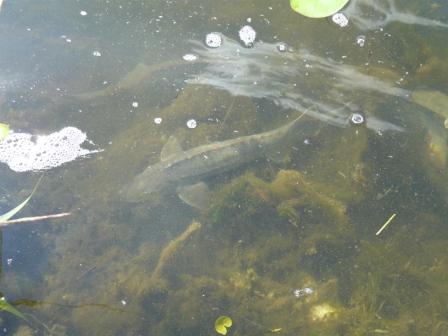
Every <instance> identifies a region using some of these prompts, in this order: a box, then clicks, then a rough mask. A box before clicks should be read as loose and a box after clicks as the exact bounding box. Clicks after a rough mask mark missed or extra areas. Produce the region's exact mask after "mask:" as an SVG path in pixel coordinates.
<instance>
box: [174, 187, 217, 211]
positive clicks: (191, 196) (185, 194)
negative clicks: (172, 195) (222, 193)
mask: <svg viewBox="0 0 448 336" xmlns="http://www.w3.org/2000/svg"><path fill="white" fill-rule="evenodd" d="M177 194H178V195H179V198H180V199H181V200H182V201H184V202H185V203H187V204H188V205H189V206H191V207H193V208H196V209H199V210H204V209H206V208H207V207H208V205H209V202H210V196H211V191H210V189H209V188H208V186H207V185H206V184H205V183H204V182H199V183H196V184H192V185H188V186H182V187H179V188H178V189H177Z"/></svg>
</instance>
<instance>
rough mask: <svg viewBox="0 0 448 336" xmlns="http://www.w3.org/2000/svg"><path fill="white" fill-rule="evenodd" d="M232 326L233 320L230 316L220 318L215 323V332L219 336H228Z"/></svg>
mask: <svg viewBox="0 0 448 336" xmlns="http://www.w3.org/2000/svg"><path fill="white" fill-rule="evenodd" d="M231 326H232V319H231V318H230V317H228V316H220V317H218V318H217V319H216V321H215V330H216V332H217V333H218V334H221V335H226V334H227V328H230V327H231Z"/></svg>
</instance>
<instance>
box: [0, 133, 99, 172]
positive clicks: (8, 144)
mask: <svg viewBox="0 0 448 336" xmlns="http://www.w3.org/2000/svg"><path fill="white" fill-rule="evenodd" d="M85 142H89V141H88V140H87V136H86V134H85V133H84V132H82V131H81V130H79V129H77V128H76V127H65V128H63V129H61V130H60V131H58V132H54V133H51V134H48V135H38V136H35V135H33V134H29V133H11V134H9V135H8V136H7V137H6V138H5V139H4V140H3V141H2V142H1V143H0V162H3V163H6V164H7V165H8V166H9V168H11V169H12V170H14V171H17V172H25V171H34V170H45V169H50V168H54V167H58V166H60V165H62V164H63V163H66V162H70V161H73V160H75V159H77V158H78V157H83V156H86V155H89V154H92V153H97V152H100V151H101V150H89V149H84V148H82V147H81V145H82V144H83V143H85Z"/></svg>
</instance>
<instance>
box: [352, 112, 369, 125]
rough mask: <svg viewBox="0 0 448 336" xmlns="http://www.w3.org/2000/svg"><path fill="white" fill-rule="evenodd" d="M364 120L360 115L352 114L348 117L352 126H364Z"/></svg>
mask: <svg viewBox="0 0 448 336" xmlns="http://www.w3.org/2000/svg"><path fill="white" fill-rule="evenodd" d="M364 122H365V118H364V116H363V115H362V114H361V113H352V115H351V116H350V123H351V124H352V125H361V124H364Z"/></svg>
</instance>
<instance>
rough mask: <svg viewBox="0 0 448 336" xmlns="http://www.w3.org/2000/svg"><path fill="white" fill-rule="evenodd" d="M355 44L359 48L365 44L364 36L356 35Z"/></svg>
mask: <svg viewBox="0 0 448 336" xmlns="http://www.w3.org/2000/svg"><path fill="white" fill-rule="evenodd" d="M356 44H357V45H358V46H360V47H361V48H362V47H364V45H365V44H366V37H365V36H364V35H358V36H357V37H356Z"/></svg>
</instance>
